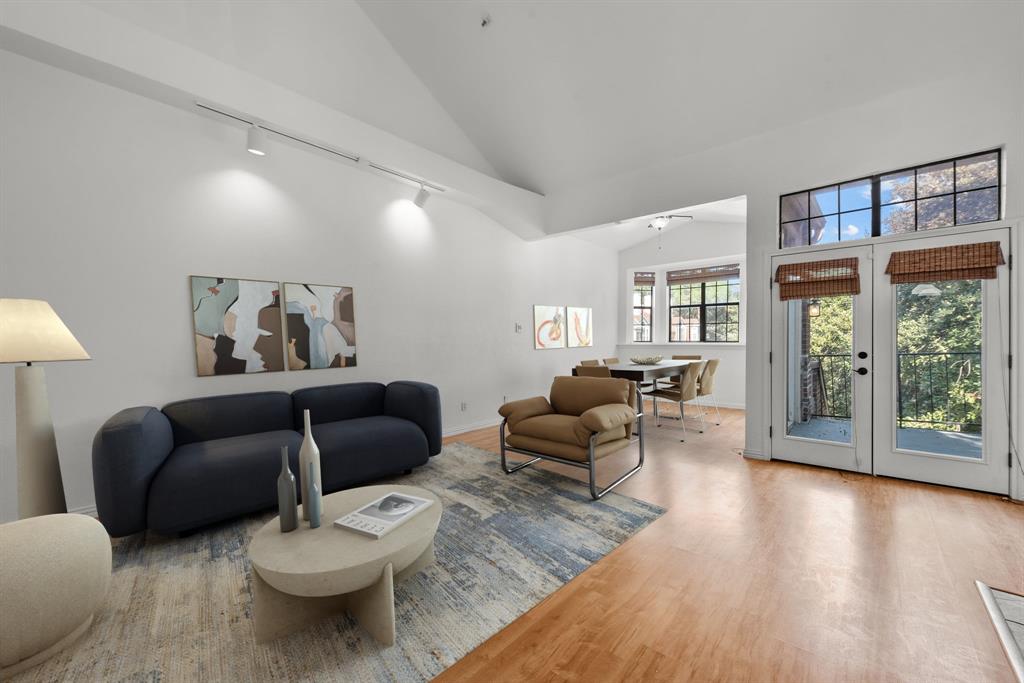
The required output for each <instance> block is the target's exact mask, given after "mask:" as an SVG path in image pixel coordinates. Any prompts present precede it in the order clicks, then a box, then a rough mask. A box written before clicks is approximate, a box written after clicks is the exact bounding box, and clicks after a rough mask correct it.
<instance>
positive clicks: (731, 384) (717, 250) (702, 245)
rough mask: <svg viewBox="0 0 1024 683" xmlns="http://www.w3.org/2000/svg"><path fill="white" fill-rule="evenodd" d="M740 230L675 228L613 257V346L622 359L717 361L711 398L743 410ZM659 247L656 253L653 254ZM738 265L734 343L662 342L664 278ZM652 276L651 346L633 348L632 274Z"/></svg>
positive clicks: (699, 225) (696, 225) (729, 226)
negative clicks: (690, 269)
mask: <svg viewBox="0 0 1024 683" xmlns="http://www.w3.org/2000/svg"><path fill="white" fill-rule="evenodd" d="M746 241H747V237H746V225H745V224H744V223H716V222H696V221H695V222H693V223H690V224H687V225H681V226H679V227H676V228H675V229H673V230H671V231H669V232H666V233H665V234H664V235H662V238H661V240H660V242H659V240H658V238H657V237H654V238H651V239H649V240H646V241H644V242H641V243H640V244H637V245H636V246H633V247H630V248H629V249H623V250H622V251H621V252H619V290H618V291H619V319H618V331H619V347H618V353H617V356H618V357H619V358H621V359H623V360H625V359H626V358H630V357H632V356H637V355H661V356H664V357H665V358H671V357H672V355H673V354H700V355H701V356H702V357H703V358H718V359H720V360H721V364H720V365H719V368H718V374H717V379H716V382H715V394H716V395H715V398H716V399H717V400H718V403H719V405H721V406H723V407H725V406H728V407H730V408H743V407H744V406H745V405H746V334H745V329H746V320H747V297H746V289H747V287H746V270H747V269H746V255H745V252H746ZM659 246H660V249H659ZM736 262H739V263H740V264H741V268H740V290H741V299H742V300H741V302H740V328H741V331H740V343H738V344H733V343H728V344H727V343H717V344H702V343H693V342H682V343H671V344H670V343H669V342H668V302H667V291H666V287H667V285H666V284H665V273H666V272H667V271H669V270H673V269H675V268H687V267H695V266H699V265H711V264H721V263H736ZM637 270H643V271H653V272H654V273H655V278H656V285H655V288H654V330H653V335H652V341H651V343H649V344H647V343H633V341H632V338H633V325H632V313H633V272H634V271H637Z"/></svg>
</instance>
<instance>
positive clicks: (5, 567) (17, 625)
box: [0, 515, 111, 679]
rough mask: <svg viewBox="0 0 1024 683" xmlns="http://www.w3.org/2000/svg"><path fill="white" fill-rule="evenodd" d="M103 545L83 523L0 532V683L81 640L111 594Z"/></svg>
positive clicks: (36, 524)
mask: <svg viewBox="0 0 1024 683" xmlns="http://www.w3.org/2000/svg"><path fill="white" fill-rule="evenodd" d="M110 571H111V548H110V537H109V536H107V531H106V529H104V528H103V525H102V524H100V523H99V522H98V521H96V520H95V519H93V518H92V517H86V516H85V515H44V516H42V517H30V518H28V519H23V520H20V521H17V522H11V523H9V524H2V525H0V679H5V678H7V677H9V676H11V675H13V674H15V673H18V672H19V671H23V670H24V669H27V668H29V667H32V666H35V665H36V664H38V663H40V662H42V661H44V660H46V659H48V658H49V657H52V656H53V655H54V654H56V653H57V652H59V651H60V650H62V649H64V648H65V647H67V646H68V645H70V644H71V643H73V642H74V641H75V639H77V638H78V637H79V636H80V635H82V634H83V633H84V632H85V631H86V629H88V628H89V624H91V623H92V619H93V614H94V613H95V612H96V610H97V609H98V608H99V607H100V605H101V604H102V603H103V600H104V598H105V597H106V595H107V589H108V588H109V586H110Z"/></svg>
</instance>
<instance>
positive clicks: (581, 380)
mask: <svg viewBox="0 0 1024 683" xmlns="http://www.w3.org/2000/svg"><path fill="white" fill-rule="evenodd" d="M629 386H630V383H629V381H628V380H624V379H615V378H608V377H555V381H554V382H553V383H552V384H551V406H552V407H553V408H554V411H555V412H556V413H558V414H559V415H575V416H577V417H579V416H580V415H582V414H583V413H585V412H587V411H588V410H590V409H591V408H595V407H597V406H603V405H608V404H610V403H621V404H623V405H628V404H629Z"/></svg>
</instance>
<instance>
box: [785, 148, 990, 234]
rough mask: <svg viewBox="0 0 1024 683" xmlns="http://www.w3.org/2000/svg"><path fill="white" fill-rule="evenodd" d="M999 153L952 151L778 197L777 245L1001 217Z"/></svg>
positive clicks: (914, 229) (886, 232) (961, 223)
mask: <svg viewBox="0 0 1024 683" xmlns="http://www.w3.org/2000/svg"><path fill="white" fill-rule="evenodd" d="M1001 168H1002V163H1001V152H1000V151H999V150H994V151H991V152H984V153H982V154H973V155H970V156H964V157H957V158H956V159H949V160H947V161H940V162H936V163H932V164H927V165H923V166H916V167H914V168H908V169H903V170H901V171H893V172H890V173H883V174H879V175H875V176H870V177H867V178H860V179H858V180H851V181H849V182H845V183H837V184H834V185H828V186H825V187H819V188H816V189H813V190H806V191H804V192H794V193H793V194H787V195H783V196H782V197H780V198H779V246H780V247H782V248H787V247H801V246H807V245H810V244H826V243H830V242H845V241H848V240H860V239H865V238H868V237H875V236H879V235H891V234H896V233H906V232H914V231H916V230H932V229H935V228H948V227H952V226H956V225H967V224H969V223H981V222H984V221H994V220H999V205H1000V201H1001V198H1000V196H999V193H1000V185H1001V177H1000V176H1001Z"/></svg>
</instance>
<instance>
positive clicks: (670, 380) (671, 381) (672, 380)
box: [668, 353, 700, 386]
mask: <svg viewBox="0 0 1024 683" xmlns="http://www.w3.org/2000/svg"><path fill="white" fill-rule="evenodd" d="M672 360H700V354H699V353H698V354H696V355H682V356H672ZM679 378H680V375H676V376H675V377H669V378H668V383H669V384H672V385H675V386H679ZM697 381H698V382H699V381H700V378H697Z"/></svg>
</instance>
